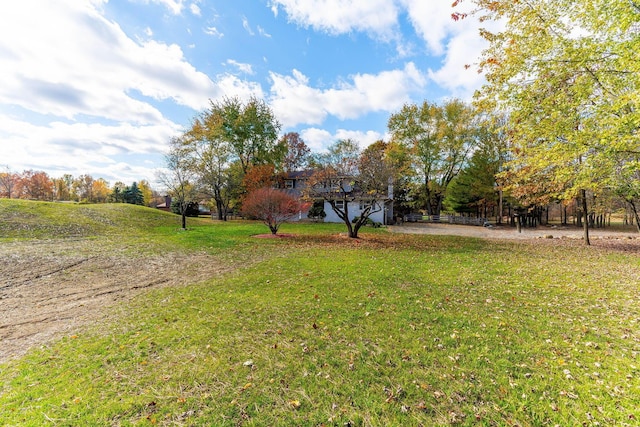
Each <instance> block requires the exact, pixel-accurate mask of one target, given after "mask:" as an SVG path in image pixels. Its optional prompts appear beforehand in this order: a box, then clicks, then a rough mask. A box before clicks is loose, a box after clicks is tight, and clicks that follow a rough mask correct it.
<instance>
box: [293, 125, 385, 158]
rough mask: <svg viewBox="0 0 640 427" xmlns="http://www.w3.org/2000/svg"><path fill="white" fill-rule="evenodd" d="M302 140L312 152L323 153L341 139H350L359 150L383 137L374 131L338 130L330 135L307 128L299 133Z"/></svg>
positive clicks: (324, 131)
mask: <svg viewBox="0 0 640 427" xmlns="http://www.w3.org/2000/svg"><path fill="white" fill-rule="evenodd" d="M299 133H300V137H301V138H302V140H303V141H304V142H305V144H307V146H308V147H309V148H310V149H311V151H312V152H316V153H319V152H323V151H326V149H327V148H328V147H329V146H331V145H333V144H334V143H335V142H336V141H338V140H341V139H352V140H354V141H356V142H358V144H359V145H360V148H366V147H368V146H369V145H371V144H373V143H374V142H376V141H378V140H381V139H384V137H385V136H384V135H383V134H381V133H379V132H375V131H354V130H346V129H338V130H337V131H336V132H335V133H334V134H331V133H330V132H329V131H327V130H325V129H318V128H307V129H304V130H302V131H300V132H299Z"/></svg>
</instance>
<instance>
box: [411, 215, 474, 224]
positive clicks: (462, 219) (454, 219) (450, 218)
mask: <svg viewBox="0 0 640 427" xmlns="http://www.w3.org/2000/svg"><path fill="white" fill-rule="evenodd" d="M403 220H404V222H438V223H449V224H463V225H485V224H486V223H487V219H486V218H473V217H468V216H456V215H442V216H441V215H422V214H407V215H405V216H404V218H403Z"/></svg>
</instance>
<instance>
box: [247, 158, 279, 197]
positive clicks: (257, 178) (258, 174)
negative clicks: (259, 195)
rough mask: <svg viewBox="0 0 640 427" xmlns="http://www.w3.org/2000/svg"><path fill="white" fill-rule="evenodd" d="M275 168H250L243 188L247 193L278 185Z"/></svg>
mask: <svg viewBox="0 0 640 427" xmlns="http://www.w3.org/2000/svg"><path fill="white" fill-rule="evenodd" d="M278 178H279V177H278V176H277V175H276V170H275V166H274V165H272V164H267V165H256V166H252V167H251V168H249V170H248V171H247V173H246V174H245V175H244V178H243V179H242V186H243V188H244V190H245V191H246V192H247V193H251V192H252V191H255V190H258V189H260V188H265V187H275V186H276V185H277V184H278Z"/></svg>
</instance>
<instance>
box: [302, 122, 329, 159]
mask: <svg viewBox="0 0 640 427" xmlns="http://www.w3.org/2000/svg"><path fill="white" fill-rule="evenodd" d="M299 133H300V137H301V138H302V140H303V141H304V142H305V144H307V146H308V147H309V148H310V149H311V151H312V152H315V153H319V152H321V151H324V150H325V149H326V148H327V147H328V146H329V145H331V144H332V143H333V142H334V141H335V139H334V138H333V135H331V133H330V132H329V131H327V130H325V129H318V128H308V129H304V130H302V131H300V132H299Z"/></svg>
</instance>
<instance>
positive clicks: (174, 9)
mask: <svg viewBox="0 0 640 427" xmlns="http://www.w3.org/2000/svg"><path fill="white" fill-rule="evenodd" d="M151 2H152V3H157V4H160V5H163V6H165V7H166V8H167V9H169V10H170V11H171V13H173V14H174V15H179V14H180V13H181V12H182V9H183V8H184V4H185V0H151ZM145 3H149V0H145Z"/></svg>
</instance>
